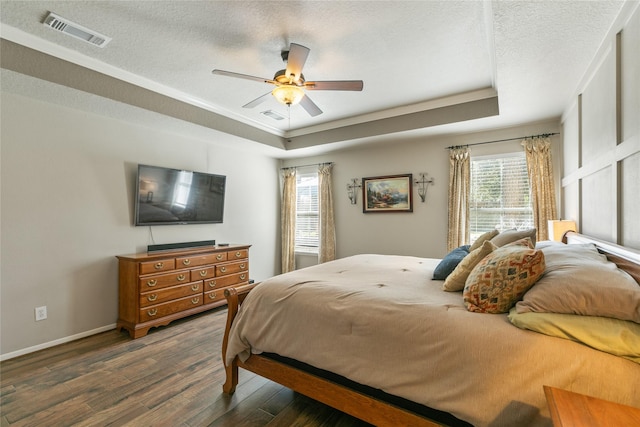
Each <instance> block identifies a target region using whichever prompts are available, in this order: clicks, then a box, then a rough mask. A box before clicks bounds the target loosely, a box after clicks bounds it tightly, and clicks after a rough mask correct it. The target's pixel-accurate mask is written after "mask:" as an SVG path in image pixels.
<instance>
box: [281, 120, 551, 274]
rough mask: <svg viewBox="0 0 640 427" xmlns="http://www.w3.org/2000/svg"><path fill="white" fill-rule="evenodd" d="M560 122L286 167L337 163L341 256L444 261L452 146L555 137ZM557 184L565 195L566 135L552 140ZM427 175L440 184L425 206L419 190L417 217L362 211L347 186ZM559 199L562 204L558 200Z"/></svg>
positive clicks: (394, 143) (481, 149)
mask: <svg viewBox="0 0 640 427" xmlns="http://www.w3.org/2000/svg"><path fill="white" fill-rule="evenodd" d="M559 131H560V121H559V120H550V121H547V122H541V123H535V124H529V125H525V126H518V127H514V128H508V129H500V130H494V131H490V132H480V133H473V134H466V135H446V136H441V137H433V138H430V139H408V138H405V139H403V138H399V137H395V138H389V139H385V140H381V141H380V143H379V144H376V145H374V146H367V147H366V148H354V149H351V150H345V151H338V152H334V153H330V154H327V155H323V156H316V157H307V158H299V159H289V160H286V161H284V162H283V166H296V165H306V164H313V163H321V162H334V167H333V191H334V204H335V221H336V234H337V242H336V244H337V254H336V255H337V257H339V258H342V257H345V256H349V255H353V254H359V253H380V254H394V255H412V256H418V257H430V258H440V257H442V256H444V255H445V254H446V249H447V248H446V246H447V226H448V224H447V209H448V207H447V206H448V202H447V198H448V185H449V183H448V182H449V159H448V150H446V149H445V148H446V147H448V146H451V145H461V144H473V143H478V142H486V141H494V140H502V139H508V138H519V137H522V136H529V135H538V134H541V133H555V132H559ZM552 144H553V146H554V155H556V157H554V163H555V166H554V167H555V170H554V173H555V174H556V181H557V185H556V187H557V188H558V191H559V188H560V186H559V178H560V170H561V150H560V146H561V136H560V135H556V136H553V137H552ZM522 150H523V148H522V146H521V145H520V140H519V139H516V140H514V141H509V142H501V143H495V144H486V145H476V146H472V147H470V151H471V155H472V156H482V155H489V154H498V153H510V152H518V151H522ZM420 172H426V173H428V174H429V177H431V178H433V179H434V185H432V186H429V187H428V190H427V198H426V201H425V202H424V203H422V202H421V201H420V198H419V197H418V195H417V193H416V189H415V187H414V204H413V212H412V213H367V214H364V213H363V212H362V193H359V194H358V203H357V205H352V204H350V201H349V199H348V198H347V191H346V186H347V183H348V182H349V181H350V179H351V178H358V179H361V178H362V177H371V176H383V175H396V174H406V173H412V174H413V175H414V177H417V175H418V174H419V173H420ZM558 200H560V199H559V198H558ZM316 262H317V260H316V258H315V257H309V256H308V255H299V256H298V257H297V258H296V266H297V267H298V268H299V267H304V266H308V265H312V264H315V263H316Z"/></svg>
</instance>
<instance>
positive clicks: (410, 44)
mask: <svg viewBox="0 0 640 427" xmlns="http://www.w3.org/2000/svg"><path fill="white" fill-rule="evenodd" d="M623 4H624V3H623V2H620V1H500V2H483V1H441V2H439V1H388V2H385V1H330V2H326V1H278V2H275V1H259V2H249V1H2V2H1V9H0V11H1V13H0V20H1V23H2V27H1V30H2V33H1V35H2V38H3V39H5V40H9V41H11V42H13V43H15V44H16V45H18V46H23V47H28V48H30V49H33V50H35V51H37V52H43V53H46V54H47V55H50V56H54V57H58V58H61V59H64V60H65V61H68V62H71V63H74V64H77V65H80V66H82V67H86V68H89V69H91V70H93V71H95V72H97V73H95V76H97V75H98V74H102V75H106V76H111V77H112V78H113V77H115V78H117V79H120V80H124V81H125V82H127V83H129V84H133V85H135V86H139V87H141V88H144V89H146V90H149V91H152V92H157V93H159V94H162V95H165V96H167V97H169V98H173V99H177V100H179V101H180V102H183V103H187V104H190V105H193V106H195V107H197V108H201V109H203V110H205V111H207V112H211V113H214V114H215V116H212V118H211V119H210V120H209V121H208V122H207V123H208V124H204V123H199V124H203V125H204V126H208V127H211V128H213V129H216V124H215V123H222V122H223V121H224V119H228V120H229V122H228V123H224V124H223V126H222V128H224V129H223V131H225V132H227V128H234V129H236V130H235V131H231V132H229V133H231V134H235V135H236V136H239V137H242V138H247V139H253V140H257V141H258V142H263V143H266V144H268V145H272V146H277V145H278V144H279V143H273V142H269V141H263V140H261V139H266V140H268V139H270V137H269V135H274V136H275V137H276V139H278V138H279V139H281V140H282V146H281V147H278V148H282V149H285V150H286V149H293V148H300V147H308V146H312V145H322V144H328V143H335V142H336V138H337V137H336V135H337V134H338V133H337V131H333V133H332V130H333V129H336V128H338V129H340V132H339V133H340V134H342V135H349V136H348V137H349V138H352V139H358V138H366V137H369V136H371V135H369V134H368V133H367V128H369V129H376V125H377V127H384V128H387V129H390V131H393V132H401V131H405V130H411V132H415V133H424V134H425V135H427V134H429V132H433V130H434V129H436V128H438V127H445V129H446V131H447V132H470V131H475V130H485V129H490V128H498V127H507V126H513V125H518V124H523V123H530V122H535V121H541V120H547V119H550V118H554V117H559V116H560V114H561V113H562V111H563V108H564V107H565V106H566V105H567V103H568V102H570V99H571V96H572V95H573V93H574V91H575V89H576V85H577V83H578V82H579V81H580V79H581V78H582V77H583V73H584V72H585V70H586V69H587V66H588V65H589V63H590V62H591V60H592V59H593V57H594V55H595V53H596V51H597V49H598V48H599V46H600V43H601V41H602V40H603V38H604V36H605V35H606V33H607V31H608V30H609V28H610V26H611V24H612V23H613V21H614V20H615V17H616V16H617V15H618V13H619V11H620V9H621V7H622V6H623ZM48 12H54V13H56V14H58V15H60V16H62V17H63V18H66V19H69V20H71V21H74V22H76V23H78V24H80V25H82V26H84V27H87V28H90V29H92V30H95V31H97V32H99V33H102V34H105V35H107V36H109V37H112V41H111V42H110V43H109V44H108V45H107V46H106V47H104V48H97V47H95V46H92V45H90V44H87V43H84V42H82V41H78V40H77V39H74V38H72V37H69V36H67V35H64V34H61V33H58V32H55V31H53V30H51V29H49V28H48V27H46V26H44V25H42V21H43V20H44V17H45V16H46V15H47V13H48ZM291 42H295V43H298V44H302V45H304V46H307V47H309V48H310V49H311V52H310V55H309V57H308V60H307V62H306V64H305V66H304V70H303V72H304V74H305V77H306V79H307V80H342V79H349V80H351V79H361V80H363V81H364V90H363V91H362V92H338V91H313V92H310V93H308V95H309V96H310V97H311V98H312V99H313V101H314V102H315V103H316V104H317V105H318V106H319V107H320V108H321V109H322V110H323V114H321V115H319V116H317V117H310V116H309V115H308V114H307V113H306V112H305V111H304V110H303V109H302V108H301V107H300V106H294V107H291V109H290V110H289V109H288V108H287V107H286V106H283V105H280V104H278V103H277V102H276V101H275V100H274V99H269V100H268V101H267V102H265V103H263V104H261V105H260V106H258V107H256V108H254V109H246V108H242V105H244V104H246V103H248V102H249V101H251V100H253V99H255V98H257V97H259V96H261V95H263V94H265V93H267V92H269V91H270V90H271V88H272V86H270V85H268V84H265V83H260V82H255V81H249V80H241V79H233V78H229V77H224V76H214V75H212V74H211V70H213V69H214V68H217V69H223V70H229V71H234V72H238V73H243V74H249V75H253V76H259V77H266V78H272V77H273V75H274V73H275V72H276V71H277V70H280V69H282V68H284V66H285V64H284V63H283V62H282V59H281V58H280V52H281V51H282V50H283V49H286V48H287V47H288V45H289V43H291ZM4 50H8V51H15V52H16V54H15V57H16V58H17V59H16V58H13V60H12V61H9V60H7V59H5V58H4V56H5V53H4ZM2 54H3V68H8V69H12V70H14V71H17V72H19V73H24V74H31V75H33V76H35V77H38V78H41V79H48V80H50V81H53V82H55V83H61V84H65V85H68V86H71V87H73V84H69V83H65V82H60V81H58V80H62V79H61V78H59V77H55V76H53V75H44V74H42V75H38V73H40V72H42V71H38V72H36V71H34V72H30V71H28V69H29V66H28V65H25V64H19V62H20V61H21V60H22V58H25V57H29V56H32V55H25V54H23V53H21V52H20V51H18V50H12V49H3V53H2ZM47 58H48V57H46V58H45V57H43V58H35V57H34V59H33V62H32V64H39V65H38V66H37V67H41V68H44V69H48V68H49V67H46V66H43V65H41V64H45V63H46V61H47V60H48V59H47ZM5 64H9V65H5ZM37 67H35V68H37ZM32 68H34V67H33V66H32ZM45 71H46V70H45ZM71 72H72V69H71V68H61V69H60V73H62V74H65V73H67V74H68V73H71ZM98 77H99V76H98ZM83 78H87V79H88V78H92V77H91V76H90V75H85V76H84V77H83ZM3 80H5V81H3V82H2V84H3V86H2V88H3V90H7V91H12V90H14V91H19V86H20V85H19V84H17V83H16V84H15V86H16V87H14V88H12V87H11V86H12V83H11V82H12V80H11V79H9V80H8V81H6V80H7V79H3ZM106 82H107V81H106V80H104V79H103V80H102V81H99V80H98V79H97V78H96V84H95V85H94V86H99V85H101V84H106ZM23 89H24V88H23ZM76 89H79V90H83V91H87V92H91V91H92V90H91V89H87V88H82V87H80V88H78V87H76ZM100 95H101V96H105V95H103V94H100ZM496 95H497V106H499V114H497V108H495V111H494V108H492V106H491V102H494V103H495V100H496ZM141 96H143V95H141ZM112 98H114V99H116V98H117V95H116V94H115V92H114V95H113V96H112ZM491 100H493V101H491ZM485 101H486V103H483V102H485ZM124 102H127V101H124ZM132 105H134V104H132ZM139 106H140V107H141V108H147V107H146V106H144V105H139ZM458 106H459V108H458ZM497 106H496V107H497ZM443 108H444V109H443ZM456 108H457V109H456ZM438 109H440V110H438ZM265 110H273V111H276V112H278V113H280V114H282V115H283V116H285V117H286V119H285V120H281V121H275V120H273V119H271V118H269V117H266V116H264V115H263V114H260V113H261V112H262V111H265ZM434 110H438V114H435V113H433V111H434ZM158 112H161V113H163V114H168V115H171V114H169V113H166V112H165V111H158ZM483 116H487V117H484V118H483ZM174 117H175V115H174ZM177 118H179V119H181V120H189V119H188V118H187V117H177ZM447 118H448V119H447ZM450 121H454V122H456V123H449V122H450ZM225 126H227V127H226V128H225ZM219 128H220V127H219ZM243 129H244V130H243ZM247 129H249V130H247ZM250 129H253V130H254V131H252V130H250ZM255 130H258V132H255ZM265 135H267V137H266V138H264V136H265ZM289 141H291V142H290V143H289ZM287 144H291V145H290V146H287Z"/></svg>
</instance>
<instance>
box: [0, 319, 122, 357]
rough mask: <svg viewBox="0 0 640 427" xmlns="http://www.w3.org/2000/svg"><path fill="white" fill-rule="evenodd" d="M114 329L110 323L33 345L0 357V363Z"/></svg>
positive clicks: (114, 326)
mask: <svg viewBox="0 0 640 427" xmlns="http://www.w3.org/2000/svg"><path fill="white" fill-rule="evenodd" d="M115 328H116V324H115V323H112V324H111V325H106V326H101V327H99V328H96V329H92V330H90V331H85V332H80V333H79V334H75V335H71V336H69V337H64V338H60V339H57V340H53V341H49V342H45V343H42V344H38V345H34V346H33V347H27V348H23V349H22V350H17V351H12V352H11V353H7V354H2V355H0V362H1V361H3V360H9V359H13V358H14V357H18V356H23V355H25V354H29V353H34V352H36V351H38V350H44V349H45V348H49V347H55V346H56V345H60V344H64V343H67V342H71V341H75V340H78V339H80V338H84V337H88V336H90V335H95V334H99V333H100V332H105V331H110V330H111V329H115Z"/></svg>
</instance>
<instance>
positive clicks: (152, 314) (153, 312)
mask: <svg viewBox="0 0 640 427" xmlns="http://www.w3.org/2000/svg"><path fill="white" fill-rule="evenodd" d="M147 314H148V315H149V316H155V315H156V314H158V309H157V308H152V309H151V310H147Z"/></svg>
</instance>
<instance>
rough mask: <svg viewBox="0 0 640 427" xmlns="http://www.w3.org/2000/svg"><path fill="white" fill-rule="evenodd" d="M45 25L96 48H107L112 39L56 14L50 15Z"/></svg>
mask: <svg viewBox="0 0 640 427" xmlns="http://www.w3.org/2000/svg"><path fill="white" fill-rule="evenodd" d="M43 24H44V25H46V26H47V27H49V28H51V29H53V30H56V31H60V32H62V33H65V34H68V35H70V36H72V37H75V38H77V39H80V40H83V41H85V42H87V43H91V44H92V45H94V46H98V47H105V46H106V45H107V43H109V42H110V41H111V37H107V36H105V35H102V34H100V33H97V32H95V31H93V30H90V29H88V28H85V27H83V26H82V25H78V24H76V23H75V22H71V21H69V20H68V19H64V18H62V17H60V16H58V15H56V14H55V13H49V15H47V17H46V18H45V19H44V22H43Z"/></svg>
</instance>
